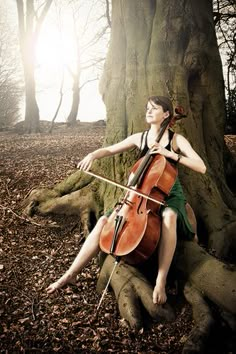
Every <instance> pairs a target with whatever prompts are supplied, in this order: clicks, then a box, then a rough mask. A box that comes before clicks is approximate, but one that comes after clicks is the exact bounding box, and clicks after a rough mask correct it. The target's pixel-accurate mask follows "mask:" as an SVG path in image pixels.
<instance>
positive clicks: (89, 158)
mask: <svg viewBox="0 0 236 354" xmlns="http://www.w3.org/2000/svg"><path fill="white" fill-rule="evenodd" d="M94 160H95V158H94V156H93V153H90V154H88V155H86V156H85V157H84V158H83V160H81V161H80V162H79V163H78V165H77V168H78V169H80V170H82V171H88V170H89V169H90V167H91V166H92V163H93V161H94Z"/></svg>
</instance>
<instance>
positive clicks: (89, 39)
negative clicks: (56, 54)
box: [57, 0, 110, 126]
mask: <svg viewBox="0 0 236 354" xmlns="http://www.w3.org/2000/svg"><path fill="white" fill-rule="evenodd" d="M95 3H96V6H94V4H95ZM57 5H58V7H60V13H62V15H60V16H63V7H64V8H67V10H68V8H69V9H70V11H71V23H73V34H72V35H73V38H74V43H75V53H74V66H73V67H72V65H70V66H69V65H67V67H66V68H67V71H68V73H69V75H70V79H71V82H72V103H71V108H70V112H69V114H68V117H67V124H68V126H73V125H75V124H76V121H77V118H78V111H79V105H80V96H81V90H82V89H83V88H84V87H85V86H86V85H87V84H89V83H90V82H92V81H96V80H98V79H99V74H100V73H101V71H102V68H103V64H104V62H105V55H104V47H105V46H107V43H108V35H109V30H110V24H109V21H110V7H109V5H110V2H109V1H108V0H107V1H104V0H100V1H98V0H96V1H95V0H89V1H88V0H87V1H84V0H80V1H76V0H72V1H70V2H69V3H68V1H66V2H65V1H58V2H57ZM85 9H86V10H85ZM98 9H99V12H98ZM61 26H63V25H62V23H61ZM60 30H61V29H60ZM104 42H105V44H104Z"/></svg>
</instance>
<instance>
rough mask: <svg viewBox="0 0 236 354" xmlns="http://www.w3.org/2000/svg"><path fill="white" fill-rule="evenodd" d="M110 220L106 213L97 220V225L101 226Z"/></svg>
mask: <svg viewBox="0 0 236 354" xmlns="http://www.w3.org/2000/svg"><path fill="white" fill-rule="evenodd" d="M107 221H108V217H107V216H106V215H102V216H101V217H100V218H99V219H98V221H97V225H99V226H104V225H105V224H106V223H107Z"/></svg>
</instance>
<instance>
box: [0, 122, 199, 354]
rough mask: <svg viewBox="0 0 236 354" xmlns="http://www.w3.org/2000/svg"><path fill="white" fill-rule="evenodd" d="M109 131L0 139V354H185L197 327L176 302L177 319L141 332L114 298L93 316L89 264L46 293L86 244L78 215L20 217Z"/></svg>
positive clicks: (83, 129) (84, 128)
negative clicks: (72, 282) (73, 280)
mask: <svg viewBox="0 0 236 354" xmlns="http://www.w3.org/2000/svg"><path fill="white" fill-rule="evenodd" d="M104 132H105V128H104V126H102V125H101V124H100V125H97V126H96V125H94V124H81V126H79V128H78V129H77V130H74V131H73V130H67V131H66V132H65V130H61V129H57V130H55V132H54V133H53V135H47V134H41V135H40V134H39V135H18V134H14V133H13V132H11V133H9V132H5V133H0V186H1V188H0V280H1V283H0V301H1V308H0V316H1V321H0V351H1V353H34V352H40V353H53V352H59V353H95V352H100V353H140V354H141V353H163V354H164V353H175V354H177V353H181V351H182V348H183V345H184V343H185V341H186V339H187V336H188V334H189V332H190V330H191V328H192V326H193V321H192V317H191V308H190V306H189V305H188V304H187V303H186V302H185V301H184V299H183V297H182V295H181V294H177V295H176V294H175V295H171V294H169V299H170V301H171V297H174V301H173V299H172V302H174V305H175V312H176V319H175V321H174V322H172V323H170V324H161V323H150V325H148V326H147V327H145V328H143V329H142V330H141V331H139V332H138V333H137V332H135V331H134V330H131V329H130V328H129V327H128V326H127V324H126V323H125V321H124V320H123V319H122V318H121V317H120V315H119V312H118V309H117V304H116V301H115V298H114V296H113V294H112V292H109V293H108V295H107V296H106V298H105V300H104V302H103V304H102V306H101V308H100V310H99V313H98V314H97V316H96V318H95V317H94V314H95V312H96V308H97V305H98V303H99V300H100V295H99V294H97V292H96V281H97V277H98V272H99V268H98V265H97V262H96V260H94V261H92V262H91V263H90V264H89V265H88V266H87V267H86V268H85V269H84V270H83V272H82V274H80V276H79V278H78V282H77V285H76V286H67V287H65V288H63V289H61V290H60V291H58V293H57V294H56V295H51V296H49V295H47V294H46V291H45V289H46V287H47V286H48V285H49V284H50V283H51V282H52V281H54V280H56V279H57V277H59V276H60V275H62V274H63V272H64V271H65V270H66V269H67V268H68V266H69V265H70V264H71V262H72V260H73V259H74V257H75V255H76V254H77V252H78V250H79V248H80V247H81V244H82V242H83V240H84V238H83V232H82V230H81V229H80V223H79V220H78V218H77V217H76V216H71V217H50V218H49V217H47V218H43V217H40V216H34V217H33V219H29V218H25V217H24V216H23V215H22V203H23V202H24V200H25V198H26V196H27V195H28V194H29V192H30V191H31V190H32V189H34V188H36V187H50V186H53V185H54V184H55V183H57V182H59V181H61V180H63V179H64V178H65V177H66V176H67V175H69V174H71V173H72V171H73V170H74V168H75V165H76V162H77V161H78V159H79V158H82V157H83V156H84V155H85V154H87V153H88V152H89V151H92V150H94V149H95V148H97V147H99V146H101V144H102V142H103V137H104Z"/></svg>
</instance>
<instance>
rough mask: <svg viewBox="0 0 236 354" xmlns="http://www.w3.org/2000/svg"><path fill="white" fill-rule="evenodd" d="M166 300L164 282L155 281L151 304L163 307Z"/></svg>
mask: <svg viewBox="0 0 236 354" xmlns="http://www.w3.org/2000/svg"><path fill="white" fill-rule="evenodd" d="M166 300H167V296H166V287H165V282H161V281H157V282H156V286H155V288H154V290H153V303H154V304H158V305H163V304H164V303H165V302H166Z"/></svg>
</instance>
